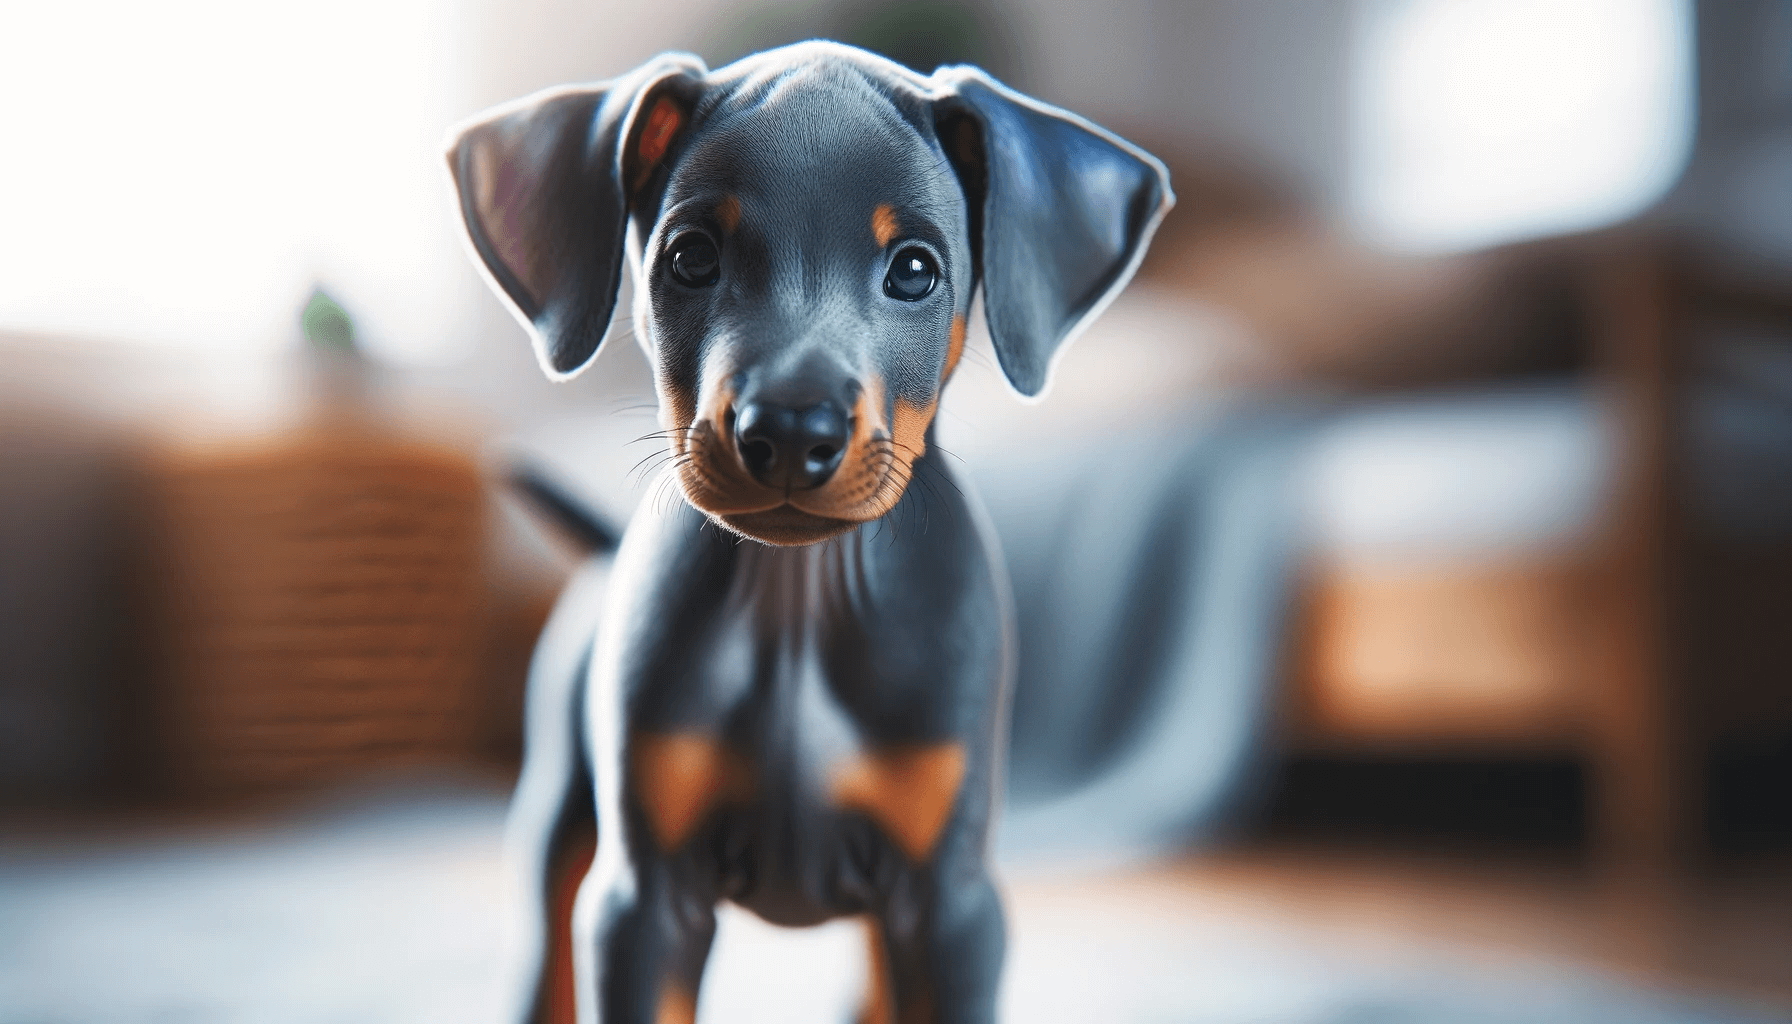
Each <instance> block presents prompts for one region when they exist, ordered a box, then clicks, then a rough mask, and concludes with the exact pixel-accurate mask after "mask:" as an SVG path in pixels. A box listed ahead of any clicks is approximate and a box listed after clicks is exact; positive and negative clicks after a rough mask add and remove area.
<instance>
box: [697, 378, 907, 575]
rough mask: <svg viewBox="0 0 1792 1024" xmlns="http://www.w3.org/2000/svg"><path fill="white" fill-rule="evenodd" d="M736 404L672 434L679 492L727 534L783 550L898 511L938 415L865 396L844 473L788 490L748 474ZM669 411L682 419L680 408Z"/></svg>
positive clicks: (722, 403) (866, 392)
mask: <svg viewBox="0 0 1792 1024" xmlns="http://www.w3.org/2000/svg"><path fill="white" fill-rule="evenodd" d="M731 402H732V396H731V395H728V394H726V393H724V394H719V395H717V396H715V398H714V399H712V400H711V401H709V402H706V403H705V409H704V412H703V413H702V414H700V415H694V416H692V417H691V419H690V421H689V422H688V425H686V426H684V427H681V428H675V429H674V430H673V431H672V432H671V436H672V438H673V456H674V459H673V461H674V465H675V466H676V467H677V478H678V482H679V485H680V487H681V488H682V489H683V490H684V494H685V498H686V500H688V501H689V502H690V503H691V504H692V505H694V506H695V507H696V508H698V509H699V510H701V511H702V512H704V513H706V514H707V515H709V517H710V518H711V519H712V520H714V521H715V522H717V523H719V524H721V525H722V526H723V527H725V528H727V529H729V530H731V531H733V532H735V533H738V534H741V535H742V536H746V537H751V538H753V539H754V540H758V541H762V542H764V543H766V544H774V545H778V546H780V547H789V546H797V545H803V544H814V543H816V542H818V541H823V540H826V539H828V538H829V537H834V536H838V535H839V534H842V533H845V532H846V531H848V530H851V529H853V528H854V527H857V526H859V525H861V524H863V523H868V522H871V521H873V520H876V519H878V518H880V517H882V516H884V515H885V514H887V513H888V512H889V511H890V510H891V509H893V508H895V507H896V503H897V502H898V501H900V500H901V499H902V496H903V494H904V493H905V492H906V490H907V488H908V482H909V479H910V477H911V476H912V474H913V473H914V471H915V462H916V460H918V459H919V458H921V456H922V454H923V453H924V452H925V451H926V448H927V442H926V433H927V425H928V423H930V422H931V421H932V419H933V412H934V408H935V405H934V403H933V402H929V403H928V404H927V405H926V406H924V407H923V406H917V405H915V404H913V403H911V402H908V401H905V400H902V399H898V400H897V401H895V402H894V403H889V404H888V406H887V407H886V403H885V401H884V399H883V394H882V389H881V388H877V387H870V388H865V389H863V390H862V391H861V393H860V396H859V398H858V401H857V402H856V403H855V407H854V409H853V413H852V428H851V433H850V437H849V438H848V441H847V444H846V446H845V447H844V449H843V450H842V453H841V458H840V464H839V466H838V467H837V468H836V469H835V470H834V472H833V473H832V474H831V475H830V476H829V477H828V478H827V480H826V481H825V482H824V483H822V484H821V485H819V486H816V487H810V488H804V489H789V488H788V487H777V486H767V485H766V484H764V483H761V482H760V481H759V480H756V479H754V477H753V475H752V474H751V473H750V472H748V471H747V468H746V466H745V465H744V464H743V460H742V458H741V456H740V453H739V450H738V448H737V446H736V444H735V438H734V436H733V434H732V432H731V427H732V419H733V418H732V417H731V416H730V415H729V409H730V408H731ZM694 404H695V403H692V404H691V405H687V406H685V408H691V407H692V405H694ZM669 407H670V409H671V410H672V412H673V414H674V418H675V419H677V418H681V417H678V415H677V414H678V412H679V408H678V404H677V403H676V402H674V403H671V404H670V406H669Z"/></svg>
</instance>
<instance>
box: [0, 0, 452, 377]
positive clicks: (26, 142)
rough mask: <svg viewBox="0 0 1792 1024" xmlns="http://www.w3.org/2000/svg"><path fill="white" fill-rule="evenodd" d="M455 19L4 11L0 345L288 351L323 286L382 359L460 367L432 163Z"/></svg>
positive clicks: (340, 8) (120, 0)
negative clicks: (86, 342)
mask: <svg viewBox="0 0 1792 1024" xmlns="http://www.w3.org/2000/svg"><path fill="white" fill-rule="evenodd" d="M456 9H458V5H438V4H434V3H430V2H428V0H310V2H307V3H304V4H261V3H239V2H208V0H169V2H160V3H143V2H140V0H112V2H101V3H48V2H46V3H27V4H18V5H14V8H13V9H11V10H9V12H8V14H7V15H6V18H5V19H4V21H5V30H4V31H3V32H0V124H3V125H5V126H6V140H7V145H6V158H5V160H3V161H0V190H3V194H4V195H5V196H6V201H5V203H4V204H0V238H3V239H4V244H3V245H0V330H8V329H10V330H29V331H43V332H50V333H56V334H65V335H69V336H74V337H92V338H104V339H110V340H117V341H121V342H130V343H141V344H148V345H159V346H167V347H174V348H180V349H192V350H200V351H223V350H229V351H239V352H240V351H249V352H253V351H256V350H262V351H267V350H271V349H275V348H278V347H282V346H285V345H290V344H292V343H293V342H294V340H295V339H296V337H297V335H298V333H299V330H298V314H299V310H300V308H301V307H302V306H303V304H304V302H305V299H306V296H307V295H308V294H309V292H310V289H311V287H312V285H313V283H317V282H321V283H322V284H323V285H324V287H325V288H326V289H328V290H329V291H330V292H331V293H332V294H334V295H336V296H337V297H338V298H340V299H341V300H342V301H343V302H344V304H345V305H346V306H347V307H348V308H349V309H350V310H351V312H353V313H354V314H355V315H356V316H357V318H358V320H359V327H360V331H361V334H362V336H363V338H364V339H365V340H366V341H367V344H368V347H369V348H370V349H371V350H373V351H374V352H375V353H377V354H379V355H381V356H383V357H387V358H394V359H398V360H401V361H417V360H422V361H432V360H436V359H440V358H443V357H444V356H448V355H452V354H454V346H455V343H456V342H462V343H464V341H463V339H462V334H463V333H464V327H463V326H462V325H463V324H464V323H465V322H466V315H467V314H466V309H465V308H464V307H463V306H462V305H460V303H461V302H463V301H464V299H463V296H464V295H466V294H469V293H468V292H467V290H466V289H465V287H464V281H463V279H462V278H461V277H460V276H457V275H459V273H460V271H461V269H462V268H461V267H460V264H461V263H462V262H464V260H465V257H464V256H463V255H462V254H461V251H460V248H459V245H458V243H457V241H456V239H455V236H454V234H453V231H452V219H451V216H450V213H449V210H450V204H449V202H448V185H447V182H446V176H445V172H444V170H443V168H444V166H445V164H444V163H443V160H442V156H441V143H442V134H443V130H444V126H445V125H446V124H447V123H448V122H449V121H450V120H452V118H453V116H454V114H455V113H456V110H455V106H454V103H453V100H454V96H453V94H452V93H451V92H450V87H451V86H452V83H453V82H454V81H455V76H454V75H453V74H452V69H451V68H449V67H448V66H446V57H445V55H446V54H448V53H449V52H451V49H452V47H451V44H452V43H453V41H454V40H453V35H452V32H453V29H454V25H453V17H452V12H453V11H454V10H456Z"/></svg>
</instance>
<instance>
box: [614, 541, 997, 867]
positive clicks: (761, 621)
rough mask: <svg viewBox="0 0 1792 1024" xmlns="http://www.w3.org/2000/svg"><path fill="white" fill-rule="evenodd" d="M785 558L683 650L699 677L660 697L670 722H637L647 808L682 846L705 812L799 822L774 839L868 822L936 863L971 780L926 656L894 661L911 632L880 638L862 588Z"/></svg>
mask: <svg viewBox="0 0 1792 1024" xmlns="http://www.w3.org/2000/svg"><path fill="white" fill-rule="evenodd" d="M773 554H774V555H783V556H785V557H781V558H761V559H756V560H755V562H753V563H749V564H747V565H744V566H743V567H742V568H743V569H745V570H749V571H756V572H757V575H756V576H752V577H749V578H746V579H739V580H736V581H735V583H734V584H733V585H732V586H731V588H730V593H729V594H728V597H727V599H726V600H725V601H723V602H722V603H721V605H720V606H719V607H718V608H717V609H716V611H715V613H714V615H713V616H712V617H711V618H710V619H709V621H708V622H707V623H706V624H705V626H704V628H703V629H701V630H698V631H694V633H693V634H692V635H689V636H687V637H686V638H685V640H686V641H687V642H689V643H690V644H691V645H692V646H691V649H690V651H689V652H688V654H689V657H687V658H686V659H684V664H685V665H686V666H687V671H685V672H682V673H680V674H679V677H678V678H674V679H665V680H661V681H660V684H659V685H657V686H655V687H653V689H654V690H655V691H656V692H655V694H654V697H655V699H653V700H651V701H649V702H648V703H649V704H650V705H657V710H658V711H659V712H660V713H659V714H653V713H649V714H647V715H644V716H642V717H638V718H637V719H636V721H635V723H634V728H633V732H634V741H633V743H632V747H633V749H634V759H635V764H634V768H635V773H634V774H635V777H636V778H637V779H638V780H639V783H640V784H641V785H642V786H643V787H644V788H645V789H646V790H647V792H643V794H642V795H643V797H645V798H646V799H645V800H644V801H643V803H644V806H645V807H646V808H648V813H649V815H650V816H654V817H656V818H657V817H664V818H666V820H665V821H662V822H656V826H655V827H656V831H658V832H660V833H662V835H661V838H662V839H664V840H670V841H672V842H674V843H675V842H676V841H677V840H678V839H679V837H680V836H681V835H682V834H685V833H686V832H687V831H688V830H689V829H691V828H693V827H695V826H696V825H697V822H698V820H699V819H701V818H702V817H704V816H705V810H717V811H720V810H725V809H726V808H729V807H732V808H735V809H738V810H746V809H754V814H753V815H751V817H750V820H752V821H754V822H756V823H757V824H758V825H760V826H772V825H773V823H775V822H778V821H783V822H786V823H788V824H787V826H777V827H772V828H768V834H769V833H776V832H785V831H787V830H788V828H789V827H791V826H793V827H794V829H795V831H796V832H797V833H810V832H812V831H813V830H816V829H821V830H822V831H823V832H827V831H832V828H833V827H834V826H833V823H834V822H836V821H838V820H839V819H841V818H844V817H854V816H860V817H865V818H869V819H870V820H871V821H872V822H873V823H874V824H875V825H876V826H877V827H878V828H879V830H880V831H882V832H883V833H885V834H886V835H887V836H888V837H889V838H890V839H891V840H892V841H893V842H894V843H895V845H896V846H897V847H899V848H900V849H901V850H902V851H903V852H904V853H905V854H906V855H908V856H909V857H910V858H912V859H914V860H916V861H920V860H924V859H925V858H926V857H927V856H928V855H929V853H930V852H931V850H932V848H933V846H934V844H935V843H936V842H937V839H938V836H939V834H940V832H941V831H942V829H943V828H944V826H945V824H946V822H947V820H948V819H949V817H950V815H951V811H952V808H953V805H954V804H955V802H956V801H957V799H958V796H959V793H960V790H961V788H962V786H963V783H964V780H965V776H966V772H967V747H966V744H965V743H964V742H963V740H964V737H963V736H961V735H959V734H958V731H957V730H956V729H954V728H953V727H952V726H953V725H954V723H953V722H952V721H951V719H952V718H953V717H954V716H952V715H951V714H950V713H949V709H947V708H942V707H941V706H940V705H941V702H940V700H939V696H940V688H939V687H938V686H937V685H933V686H929V685H928V680H927V678H925V677H926V676H928V675H929V674H930V673H929V672H928V671H927V669H926V668H925V667H924V665H923V662H924V661H925V659H924V658H923V659H919V660H918V659H917V658H916V657H915V655H916V654H918V653H924V652H915V651H905V650H898V649H891V647H890V645H892V644H899V643H901V640H900V635H899V634H898V635H896V636H892V635H891V633H890V632H889V631H886V630H882V629H879V628H878V627H879V623H878V622H877V614H876V612H877V609H876V604H875V602H874V601H872V600H871V599H870V597H869V595H868V594H867V592H866V589H865V587H864V585H863V581H862V580H859V579H854V578H851V577H850V576H846V574H843V573H841V572H839V571H838V569H839V567H838V566H830V565H829V564H827V562H826V561H825V560H824V559H822V558H818V557H816V556H814V555H809V556H808V557H789V556H791V555H800V554H802V553H801V552H775V553H773ZM768 563H769V564H768ZM830 569H832V570H835V571H830Z"/></svg>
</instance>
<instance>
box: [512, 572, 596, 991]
mask: <svg viewBox="0 0 1792 1024" xmlns="http://www.w3.org/2000/svg"><path fill="white" fill-rule="evenodd" d="M606 580H607V566H605V565H603V564H602V563H593V564H591V565H589V566H587V568H586V569H585V570H584V571H582V572H580V573H579V574H578V575H577V576H575V577H574V579H573V581H572V583H571V584H570V585H569V586H568V587H567V589H566V592H565V593H564V594H563V595H562V597H561V599H560V602H559V604H557V605H556V606H555V608H554V614H553V616H552V617H551V618H549V620H548V624H547V628H546V629H544V630H543V631H542V636H541V640H540V642H539V643H537V644H536V648H535V657H534V659H533V661H532V662H531V663H530V666H529V689H528V707H527V709H526V711H527V714H526V716H525V727H526V736H525V737H524V739H525V742H524V751H523V772H522V776H521V777H520V778H519V779H518V781H517V788H516V795H515V796H514V798H513V799H512V800H511V803H510V816H509V820H508V821H507V823H506V826H505V859H506V861H507V863H508V864H509V866H510V869H511V871H512V873H513V881H514V884H515V894H516V896H517V897H518V898H519V900H520V906H519V907H518V911H519V914H520V920H519V922H518V925H519V927H518V928H517V936H518V938H519V940H520V943H519V948H518V949H517V950H516V951H515V952H516V954H517V959H516V961H515V962H514V963H513V965H512V971H513V974H512V983H513V991H512V996H511V1008H510V1011H509V1019H510V1020H511V1021H514V1022H516V1024H573V1021H574V1019H575V1017H574V1013H573V1003H572V993H573V971H572V952H571V949H572V926H571V917H572V905H573V899H574V897H575V896H576V894H577V892H578V886H579V883H580V881H581V880H582V879H583V878H584V877H585V875H586V873H587V871H588V869H589V866H590V864H591V859H592V856H593V854H594V852H595V850H596V846H597V829H596V814H595V810H594V808H593V804H592V788H591V781H590V776H589V773H588V772H587V770H586V767H585V766H586V764H587V761H586V753H585V743H584V736H583V730H582V729H581V726H580V723H581V722H582V720H583V705H584V693H585V676H586V674H587V672H588V670H589V667H590V650H591V642H592V637H593V636H594V635H595V634H596V629H597V619H598V616H599V615H600V613H601V612H602V604H603V593H604V584H605V582H606Z"/></svg>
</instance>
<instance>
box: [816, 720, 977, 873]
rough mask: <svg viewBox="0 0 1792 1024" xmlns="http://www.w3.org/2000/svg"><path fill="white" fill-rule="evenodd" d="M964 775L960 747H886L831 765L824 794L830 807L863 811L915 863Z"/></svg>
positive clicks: (928, 847)
mask: <svg viewBox="0 0 1792 1024" xmlns="http://www.w3.org/2000/svg"><path fill="white" fill-rule="evenodd" d="M964 771H965V754H964V746H963V745H962V744H958V743H937V744H932V745H929V746H911V747H888V748H885V749H883V750H878V751H875V752H873V753H869V754H861V755H859V756H858V757H854V758H852V759H850V760H848V761H846V762H844V763H842V764H840V765H839V766H837V767H836V768H835V770H834V773H833V785H832V786H831V789H830V795H831V796H832V799H833V802H834V804H835V805H836V806H839V807H844V808H849V809H851V810H855V811H863V812H865V814H866V815H868V816H869V817H870V818H871V820H872V821H875V822H877V824H878V827H880V828H882V829H883V830H884V831H885V832H886V833H888V834H889V836H890V838H891V839H893V840H895V842H896V845H897V846H899V847H901V848H902V852H903V853H904V854H906V855H907V856H908V859H909V860H911V861H913V862H915V863H917V864H919V863H921V862H923V861H925V860H926V859H927V857H928V855H929V854H931V853H932V852H933V844H934V843H935V842H936V841H937V840H938V839H939V836H940V830H941V829H943V828H945V827H946V821H947V819H949V818H951V817H952V805H953V804H954V803H956V802H957V800H958V790H959V787H960V786H961V785H963V783H964Z"/></svg>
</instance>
